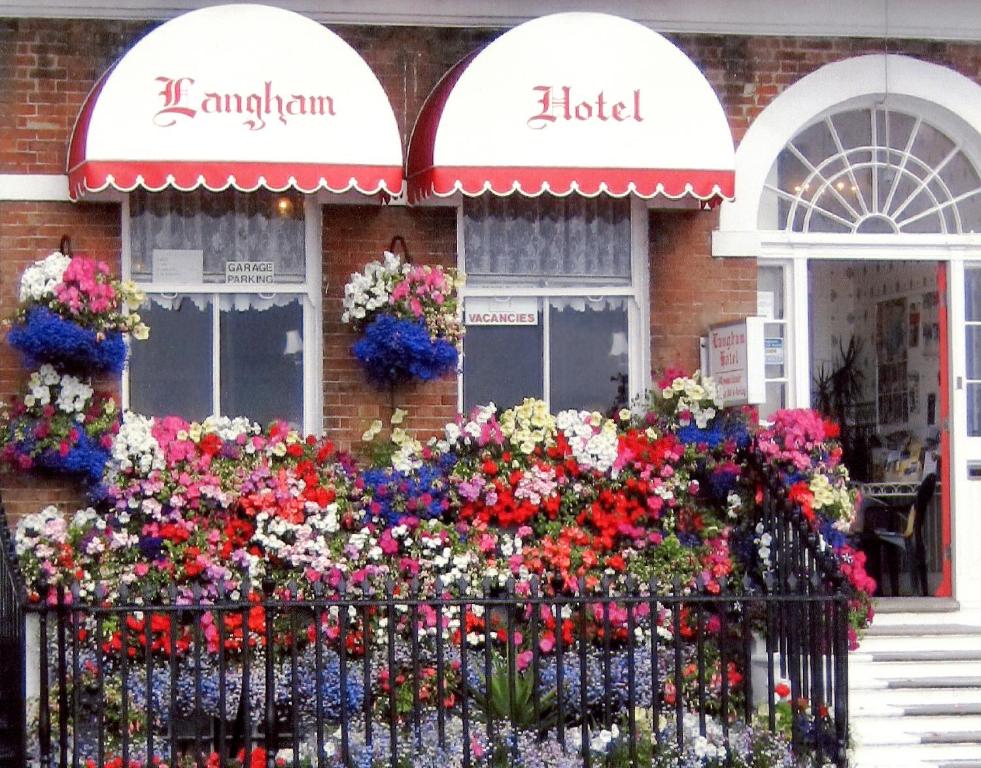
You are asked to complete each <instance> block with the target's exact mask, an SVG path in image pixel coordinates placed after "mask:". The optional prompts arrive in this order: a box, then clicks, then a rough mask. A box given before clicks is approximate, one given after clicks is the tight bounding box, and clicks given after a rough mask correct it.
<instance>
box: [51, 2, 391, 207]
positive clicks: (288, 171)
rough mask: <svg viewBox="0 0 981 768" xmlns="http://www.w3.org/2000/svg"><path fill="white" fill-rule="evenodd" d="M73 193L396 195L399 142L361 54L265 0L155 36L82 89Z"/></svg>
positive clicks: (223, 9) (191, 17)
mask: <svg viewBox="0 0 981 768" xmlns="http://www.w3.org/2000/svg"><path fill="white" fill-rule="evenodd" d="M68 175H69V188H70V194H71V196H72V197H73V198H78V197H79V196H80V195H82V194H84V193H85V192H94V191H98V190H103V189H106V188H109V187H112V188H115V189H118V190H122V191H130V190H132V189H135V188H137V187H143V188H145V189H149V190H160V189H163V188H165V187H174V188H176V189H181V190H191V189H197V188H199V187H204V188H206V189H209V190H213V191H217V190H222V189H227V188H229V187H233V188H235V189H238V190H242V191H252V190H255V189H257V188H260V187H263V188H266V189H272V190H283V189H287V188H294V189H298V190H300V191H303V192H313V191H315V190H318V189H327V190H331V191H334V192H343V191H347V190H350V189H355V190H358V191H360V192H364V193H375V192H382V191H385V192H389V193H392V194H398V193H399V192H400V190H401V187H402V142H401V138H400V136H399V129H398V125H397V123H396V120H395V115H394V113H393V112H392V107H391V104H390V102H389V100H388V97H387V96H386V94H385V91H384V89H383V88H382V86H381V84H380V83H379V82H378V79H377V78H376V77H375V75H374V73H373V72H372V71H371V70H370V69H369V67H368V65H367V64H366V63H365V62H364V60H363V59H362V58H361V56H360V55H359V54H358V53H357V52H356V51H355V50H354V49H353V48H352V47H351V46H350V45H348V44H347V43H346V42H344V41H343V40H342V39H341V38H340V37H338V36H337V35H336V34H334V33H333V32H331V31H330V30H328V29H327V28H326V27H323V26H321V25H320V24H318V23H316V22H314V21H311V20H310V19H307V18H305V17H303V16H300V15H299V14H296V13H293V12H291V11H286V10H282V9H279V8H271V7H268V6H263V5H244V4H243V5H223V6H215V7H211V8H204V9H201V10H197V11H192V12H190V13H186V14H184V15H183V16H179V17H177V18H175V19H173V20H171V21H168V22H166V23H165V24H162V25H161V26H159V27H157V28H156V29H154V30H153V31H152V32H150V33H149V34H148V35H147V36H146V37H144V38H143V39H142V40H140V41H139V42H138V43H136V45H134V46H133V48H132V49H131V50H130V51H129V52H128V53H126V54H125V55H124V56H123V57H122V59H120V60H119V61H118V62H117V63H116V64H115V65H114V66H113V67H112V68H111V69H110V70H109V71H108V72H106V74H105V75H104V76H103V77H102V79H101V80H100V81H99V82H98V83H97V84H96V86H95V87H94V88H93V89H92V91H91V93H90V94H89V96H88V98H87V100H86V101H85V104H84V105H83V107H82V110H81V112H80V114H79V116H78V119H77V121H76V124H75V129H74V132H73V134H72V140H71V146H70V148H69V159H68Z"/></svg>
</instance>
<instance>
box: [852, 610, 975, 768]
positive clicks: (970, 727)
mask: <svg viewBox="0 0 981 768" xmlns="http://www.w3.org/2000/svg"><path fill="white" fill-rule="evenodd" d="M898 607H900V606H898V605H895V604H894V605H892V606H890V609H891V610H892V612H885V613H879V614H878V615H877V616H876V618H875V623H874V624H873V626H872V628H871V630H870V631H869V633H868V634H867V635H866V637H865V638H864V639H863V642H862V644H861V646H860V648H859V650H858V651H857V652H854V653H852V654H851V655H850V657H849V669H848V675H849V716H850V725H851V731H852V741H853V744H854V745H855V746H854V750H853V753H852V759H851V765H852V766H853V768H981V616H979V615H978V614H976V613H975V614H967V613H966V612H963V611H960V612H958V611H950V612H930V613H910V612H908V611H901V612H897V611H895V609H896V608H898Z"/></svg>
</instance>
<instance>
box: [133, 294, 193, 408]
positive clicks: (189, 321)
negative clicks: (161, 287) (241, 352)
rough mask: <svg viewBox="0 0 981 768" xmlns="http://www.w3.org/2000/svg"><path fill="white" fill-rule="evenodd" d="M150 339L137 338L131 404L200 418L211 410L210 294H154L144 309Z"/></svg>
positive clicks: (134, 347)
mask: <svg viewBox="0 0 981 768" xmlns="http://www.w3.org/2000/svg"><path fill="white" fill-rule="evenodd" d="M140 314H141V315H142V316H143V320H144V321H145V322H146V323H147V325H149V326H150V338H149V339H147V340H146V341H133V342H132V346H131V350H132V351H131V354H130V363H129V391H130V397H129V402H130V408H132V409H133V410H134V411H137V412H138V413H143V414H146V415H148V416H166V415H174V416H181V417H183V418H185V419H192V420H200V419H203V418H205V417H207V416H208V415H210V414H211V411H212V408H211V299H210V298H209V297H204V296H178V297H177V298H175V299H166V298H161V297H153V298H151V299H150V300H149V302H148V305H147V306H144V307H143V308H142V309H141V310H140Z"/></svg>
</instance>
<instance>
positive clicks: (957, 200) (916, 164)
mask: <svg viewBox="0 0 981 768" xmlns="http://www.w3.org/2000/svg"><path fill="white" fill-rule="evenodd" d="M774 213H775V216H774ZM979 218H981V175H979V174H978V171H977V169H975V167H974V165H973V164H972V163H971V161H970V159H969V158H968V157H967V155H966V154H965V153H964V151H963V149H962V147H961V146H960V145H959V144H958V143H956V142H955V141H954V140H952V139H951V138H950V137H948V136H947V135H946V134H944V133H943V132H941V131H940V130H938V129H937V128H935V127H934V126H933V125H931V124H930V123H929V122H927V121H926V120H924V119H923V118H922V117H919V116H914V115H911V114H907V113H905V112H900V111H897V110H893V109H887V108H885V107H882V106H876V107H871V108H865V109H852V110H847V111H843V112H838V113H836V114H833V115H829V116H827V117H825V118H823V119H822V120H820V121H818V122H816V123H814V124H812V125H810V126H808V127H807V128H805V129H804V130H802V131H800V132H799V133H798V134H797V135H796V136H794V138H793V139H792V140H791V141H790V142H789V143H788V144H787V146H786V148H785V149H784V150H783V151H782V152H781V153H780V155H779V156H778V158H777V161H776V163H775V164H774V166H773V169H772V171H771V173H770V176H769V179H768V181H767V183H766V185H765V186H764V192H763V198H762V200H761V206H760V222H759V224H760V227H761V228H762V229H783V230H786V231H788V232H819V233H839V234H852V233H858V234H899V233H902V234H917V233H919V234H923V233H943V234H963V233H968V232H974V231H975V227H976V225H977V222H978V220H979Z"/></svg>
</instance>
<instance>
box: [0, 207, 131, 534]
mask: <svg viewBox="0 0 981 768" xmlns="http://www.w3.org/2000/svg"><path fill="white" fill-rule="evenodd" d="M119 229H120V221H119V206H118V205H112V204H92V203H80V204H77V205H72V204H70V203H22V202H2V201H0V316H2V317H4V318H7V317H9V316H10V315H11V314H12V313H13V312H14V310H15V308H16V305H17V291H18V285H19V282H20V275H21V272H22V271H23V270H24V268H25V267H26V266H27V265H28V264H30V263H31V262H33V261H35V260H36V259H37V258H39V257H40V256H45V255H47V254H48V253H50V252H51V251H53V250H56V249H57V247H58V244H59V242H60V240H61V237H62V235H65V234H68V235H70V236H71V239H72V246H73V248H74V251H75V252H76V253H85V254H88V255H90V256H95V257H97V258H100V259H103V260H104V261H107V262H108V263H109V264H112V265H113V266H114V267H118V264H119ZM26 375H27V373H26V371H25V370H24V369H23V367H22V366H21V364H20V361H19V360H18V359H17V355H16V353H15V352H14V351H13V350H12V349H10V348H9V347H8V346H7V345H6V344H0V399H2V400H3V401H6V400H7V399H8V398H9V397H10V396H11V395H13V394H14V393H16V392H19V391H20V390H21V387H22V384H23V382H24V380H25V378H26ZM113 385H114V383H113V382H111V381H103V382H101V383H100V386H101V387H102V388H106V389H112V388H113ZM0 494H2V498H3V502H4V505H5V506H6V508H7V512H8V513H9V514H10V515H11V516H12V517H16V516H18V515H21V514H26V513H28V512H35V511H37V508H38V505H39V501H38V499H41V502H40V503H42V504H60V505H63V506H65V507H66V508H67V507H69V506H73V505H76V506H77V504H78V503H79V501H80V500H81V494H80V492H79V489H78V488H77V487H76V486H75V485H74V484H72V483H70V482H66V481H65V480H64V479H61V478H57V477H51V478H41V479H36V478H24V477H22V476H15V475H12V474H11V473H3V474H2V475H0Z"/></svg>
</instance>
